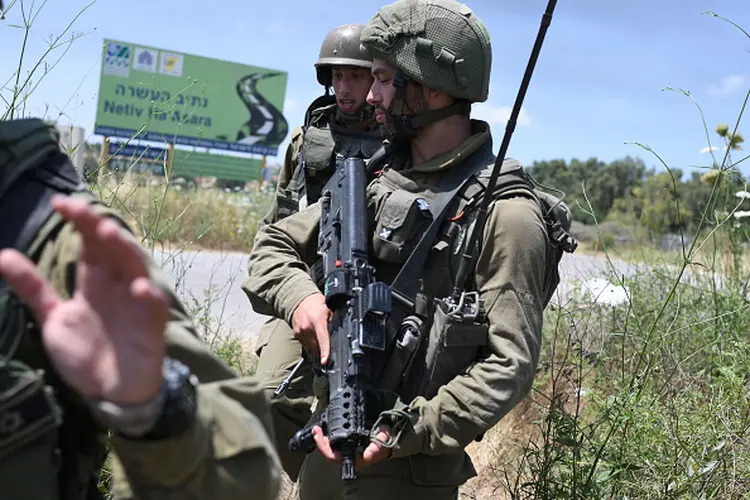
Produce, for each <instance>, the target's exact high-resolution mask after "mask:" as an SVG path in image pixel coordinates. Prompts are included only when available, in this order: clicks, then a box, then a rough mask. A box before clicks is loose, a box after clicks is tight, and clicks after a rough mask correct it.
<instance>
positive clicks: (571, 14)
mask: <svg viewBox="0 0 750 500" xmlns="http://www.w3.org/2000/svg"><path fill="white" fill-rule="evenodd" d="M5 3H6V4H10V3H12V2H11V1H9V0H5ZM41 3H42V0H36V2H35V10H36V9H37V8H38V6H39V5H40V4H41ZM89 3H90V0H87V1H84V0H65V1H64V2H63V1H52V2H48V3H47V4H46V5H45V6H44V8H43V9H41V11H40V13H39V14H38V16H37V18H36V19H35V21H34V24H33V26H32V29H31V32H30V38H29V46H28V49H27V55H26V60H27V63H26V64H25V67H24V72H23V74H25V73H26V71H28V69H30V68H31V65H32V64H33V63H34V62H35V61H36V60H38V59H39V56H40V55H41V54H42V53H43V52H44V50H45V49H46V47H47V40H49V39H50V37H51V36H54V35H57V34H59V33H61V32H62V31H63V30H64V29H65V27H66V26H67V25H68V24H69V23H70V22H71V21H72V20H73V18H74V17H75V16H76V15H77V14H78V13H79V11H81V9H83V8H84V7H86V6H87V5H88V4H89ZM467 3H468V5H469V6H470V7H472V8H473V9H474V11H475V12H476V13H477V14H478V15H479V16H480V17H481V18H482V19H483V20H484V22H485V24H486V25H487V27H488V30H489V32H490V35H491V37H492V43H493V68H492V70H493V71H492V82H491V89H490V95H489V100H488V102H487V103H485V104H482V105H480V106H476V107H475V115H476V116H477V117H479V118H483V119H485V120H488V121H489V122H490V123H491V125H492V131H493V135H494V137H495V139H494V140H495V149H496V150H497V148H499V146H500V142H501V139H502V135H503V132H504V127H505V119H506V118H507V116H508V114H509V111H510V107H511V106H512V104H513V100H514V99H515V95H516V92H517V90H518V86H519V84H520V81H521V77H522V75H523V71H524V68H525V66H526V62H527V60H528V57H529V53H530V50H531V47H532V45H533V42H534V38H535V37H536V33H537V30H538V27H539V22H540V19H541V15H542V13H543V11H544V8H545V6H546V0H502V1H501V0H470V1H468V2H467ZM24 4H25V5H26V9H27V11H28V10H29V8H30V5H31V2H30V1H29V0H25V2H24ZM382 5H383V3H381V1H373V0H357V1H356V2H355V1H345V0H327V1H326V2H305V1H301V0H287V1H284V0H279V1H275V2H259V1H257V0H256V1H253V0H250V1H247V0H243V1H240V0H215V1H214V2H196V1H193V0H183V1H176V0H157V1H154V0H151V1H144V0H128V1H127V2H124V1H119V2H116V1H114V0H98V1H96V2H95V3H93V5H91V6H90V7H88V9H87V10H86V11H85V12H83V13H82V14H81V15H80V16H79V17H78V18H77V19H76V21H75V23H74V24H73V28H72V29H73V31H74V32H76V33H81V34H84V36H82V37H81V38H79V39H77V40H75V41H74V42H73V43H72V44H70V46H69V48H68V51H67V53H66V54H64V55H62V50H58V51H56V52H54V53H52V54H51V55H50V56H49V58H48V59H47V61H48V63H49V64H50V65H51V64H53V63H54V62H55V61H57V59H58V58H60V56H62V58H61V59H60V61H59V63H57V65H56V66H54V67H53V68H52V69H51V70H50V71H49V73H48V74H47V76H45V78H44V79H43V80H42V81H41V83H40V84H39V86H38V87H37V88H36V90H35V91H34V93H33V94H32V96H31V97H30V98H29V101H28V104H27V108H26V114H33V115H37V116H40V115H46V116H48V117H52V118H57V117H59V121H60V122H61V123H74V124H76V125H80V126H82V127H84V128H85V129H86V132H87V134H92V130H93V125H94V117H95V110H96V100H97V95H96V92H97V86H98V82H99V71H100V63H101V56H100V53H101V43H102V39H103V38H114V39H121V40H125V41H132V42H134V43H141V44H144V45H151V46H156V47H161V48H166V49H172V50H177V51H181V52H186V53H191V54H198V55H202V56H206V57H216V58H220V59H225V60H229V61H235V62H241V63H246V64H251V65H255V66H262V67H269V68H273V69H279V70H284V71H288V72H289V81H288V86H287V96H286V102H285V109H284V114H285V116H286V118H287V119H288V121H289V122H290V125H291V126H292V127H294V126H297V125H299V124H300V121H301V120H302V116H303V114H304V110H305V108H306V106H307V104H308V103H309V102H310V101H311V100H312V99H314V98H315V97H316V96H318V95H320V93H321V90H322V89H321V87H320V86H319V85H318V84H317V81H316V80H315V73H314V69H313V63H314V62H315V59H316V57H317V54H318V49H319V46H320V42H321V41H322V39H323V37H324V36H325V34H326V33H327V32H328V30H330V29H331V28H332V27H334V26H336V25H339V24H343V23H350V22H366V21H367V20H368V19H369V18H370V17H371V16H372V15H373V14H374V13H375V12H376V11H377V9H378V8H379V7H380V6H382ZM19 7H20V1H16V3H15V5H14V6H13V7H12V8H11V10H10V12H9V13H8V14H7V18H6V19H5V20H4V21H0V77H2V78H1V80H0V83H5V82H6V81H7V80H8V79H9V78H10V77H11V76H12V74H13V72H14V71H15V70H16V66H17V64H18V57H17V54H18V51H19V48H20V46H21V41H22V39H23V31H22V30H19V29H14V28H12V27H10V26H9V25H11V24H21V23H22V22H21V15H20V9H19ZM706 10H713V11H715V12H717V13H718V14H720V15H722V16H725V17H727V18H729V19H731V20H733V21H735V22H737V23H739V24H740V25H743V27H744V28H745V29H746V30H748V31H750V2H749V1H748V0H721V1H720V0H661V1H646V0H630V1H627V2H623V1H614V0H609V1H601V0H560V1H558V4H557V8H556V10H555V16H554V18H553V21H552V25H551V26H550V28H549V30H548V32H547V37H546V39H545V42H544V47H543V48H542V53H541V55H540V58H539V61H538V63H537V67H536V71H535V73H534V77H533V79H532V83H531V86H530V88H529V90H528V93H527V95H526V99H525V101H524V110H523V112H522V114H521V119H520V121H519V123H518V125H517V127H516V131H515V133H514V136H513V139H512V141H511V144H510V149H509V156H513V157H516V158H518V159H520V160H521V161H522V162H524V163H527V164H530V163H531V162H533V161H535V160H550V159H555V158H563V159H565V160H570V159H571V158H579V159H586V158H589V157H597V158H599V159H601V160H604V161H611V160H614V159H616V158H620V157H623V156H625V155H635V156H640V157H641V158H643V159H644V160H645V161H646V164H647V165H648V166H656V167H658V166H659V164H658V161H657V160H656V158H655V157H654V156H653V155H651V153H648V152H646V151H644V150H643V149H641V148H639V147H638V146H635V145H632V144H625V143H626V142H632V141H637V142H640V143H644V144H647V145H649V146H650V147H652V148H653V149H654V150H655V151H656V152H658V153H659V155H661V156H662V158H664V160H665V161H666V162H667V163H668V165H669V166H670V167H679V168H683V169H684V170H689V169H690V167H691V166H694V165H705V164H707V163H710V156H709V155H707V154H705V153H704V154H701V153H700V150H701V149H702V148H705V147H706V146H707V142H706V135H705V132H704V129H703V124H702V122H701V117H700V114H699V111H698V109H697V108H696V106H695V105H694V104H693V103H692V102H691V100H690V99H688V98H687V97H685V96H683V95H681V94H679V93H677V92H670V91H663V90H662V89H663V88H665V87H675V88H682V89H684V90H687V91H689V92H690V93H691V94H692V96H693V97H694V98H695V99H696V100H697V101H698V102H699V103H700V105H701V106H702V108H703V112H704V113H705V118H706V121H707V124H708V126H709V129H710V130H711V140H712V141H715V137H716V136H715V134H714V133H713V128H714V127H715V125H716V124H717V123H719V122H727V123H730V124H731V125H733V124H734V123H735V121H736V119H737V116H738V113H739V110H740V107H741V105H742V102H743V100H744V98H745V95H746V93H747V91H748V89H749V88H750V39H748V38H747V37H745V36H744V35H743V34H742V33H741V32H740V31H739V30H737V29H736V28H735V27H733V26H731V25H730V24H728V23H726V22H724V21H722V20H720V19H717V18H714V17H711V16H707V15H702V14H701V12H702V11H706ZM61 112H62V115H61ZM748 112H750V109H749V110H748ZM748 120H750V119H748V118H745V119H744V120H743V123H741V126H740V130H744V132H745V136H746V137H747V138H748V139H750V125H749V124H750V121H748ZM90 140H92V141H96V140H99V138H97V137H95V136H91V137H90ZM287 143H288V137H287V139H286V140H285V141H284V142H283V143H282V145H281V148H280V154H279V155H278V157H276V158H269V161H270V162H271V163H277V162H278V161H280V160H281V158H282V156H283V151H284V148H285V147H286V145H287ZM747 149H750V146H748V145H747V144H746V150H747ZM743 154H747V153H746V151H745V152H744V153H743ZM739 157H740V156H738V157H737V158H739ZM745 163H746V164H745V165H744V166H743V168H742V170H743V171H744V172H745V173H746V174H747V173H750V161H748V162H745Z"/></svg>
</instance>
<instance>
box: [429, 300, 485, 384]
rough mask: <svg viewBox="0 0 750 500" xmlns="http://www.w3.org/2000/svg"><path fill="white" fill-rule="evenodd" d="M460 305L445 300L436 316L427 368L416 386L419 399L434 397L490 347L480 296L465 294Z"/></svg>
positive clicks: (430, 334)
mask: <svg viewBox="0 0 750 500" xmlns="http://www.w3.org/2000/svg"><path fill="white" fill-rule="evenodd" d="M461 297H462V298H461V300H459V303H458V304H452V302H451V301H450V299H443V300H441V301H440V302H438V306H437V307H436V308H435V311H434V313H433V319H432V324H431V325H430V331H429V333H428V336H427V339H428V340H427V349H426V352H425V357H424V367H423V371H422V374H421V377H420V380H418V381H415V382H417V385H418V387H419V388H420V389H419V393H418V394H419V395H422V396H424V397H425V398H427V399H430V398H432V397H434V396H435V395H436V394H437V392H438V390H439V389H440V387H442V386H444V385H445V384H447V383H448V382H450V381H451V380H453V379H454V378H455V377H456V376H458V375H459V374H461V373H463V372H465V371H466V370H468V369H469V367H470V366H471V365H472V364H473V362H474V361H476V360H477V359H478V358H479V356H480V355H481V353H482V350H483V349H484V347H485V346H486V345H487V341H488V337H489V326H488V325H487V323H486V321H485V320H484V317H483V310H482V305H481V302H480V299H479V294H478V293H477V292H470V293H465V294H463V295H462V296H461Z"/></svg>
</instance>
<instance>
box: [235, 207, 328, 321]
mask: <svg viewBox="0 0 750 500" xmlns="http://www.w3.org/2000/svg"><path fill="white" fill-rule="evenodd" d="M319 224H320V203H314V204H312V205H310V206H308V207H307V208H305V209H304V210H302V211H300V212H297V213H295V214H292V215H290V216H289V217H286V218H284V219H282V220H280V221H278V222H275V223H273V224H269V225H267V226H263V227H262V228H260V229H259V230H258V233H257V234H256V236H255V243H254V245H253V251H252V252H251V253H250V256H249V258H248V276H247V279H246V280H245V282H244V284H243V286H242V290H243V291H244V292H245V294H247V297H248V299H250V303H251V304H252V307H253V309H254V310H255V312H257V313H258V314H265V315H269V316H274V317H277V318H282V319H284V320H285V321H286V322H287V323H289V324H291V321H292V313H293V312H294V310H295V309H296V308H297V305H298V304H299V303H300V302H302V300H303V299H304V298H306V297H308V296H310V295H313V294H315V293H319V290H318V287H317V286H316V284H315V282H314V281H313V279H312V278H311V276H310V265H311V264H312V263H313V262H315V260H316V251H317V240H318V226H319Z"/></svg>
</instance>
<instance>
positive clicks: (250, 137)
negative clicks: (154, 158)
mask: <svg viewBox="0 0 750 500" xmlns="http://www.w3.org/2000/svg"><path fill="white" fill-rule="evenodd" d="M287 76H288V75H287V73H286V72H283V71H276V70H272V69H267V68H259V67H256V66H248V65H245V64H237V63H231V62H226V61H222V60H218V59H210V58H207V57H200V56H195V55H190V54H184V53H181V52H175V51H171V50H164V49H157V48H153V47H148V46H145V45H138V44H133V43H127V42H120V41H115V40H104V52H103V55H102V67H101V79H100V83H99V103H98V105H97V110H96V124H95V128H94V132H95V133H96V134H99V135H105V136H109V137H123V138H139V139H144V140H147V141H158V142H162V143H173V144H183V145H190V146H198V147H206V148H215V149H223V150H227V151H237V152H244V153H256V154H261V155H271V156H274V155H276V154H277V153H278V147H279V144H280V143H281V142H282V141H283V140H284V138H285V137H286V135H287V133H288V131H289V125H288V123H287V121H286V119H285V118H284V116H283V114H282V112H281V110H283V109H284V97H285V94H286V82H287Z"/></svg>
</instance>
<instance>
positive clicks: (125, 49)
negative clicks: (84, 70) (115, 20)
mask: <svg viewBox="0 0 750 500" xmlns="http://www.w3.org/2000/svg"><path fill="white" fill-rule="evenodd" d="M104 74H105V75H113V76H124V77H127V76H128V75H129V74H130V46H129V45H123V44H121V43H115V42H107V48H106V51H105V53H104Z"/></svg>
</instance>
